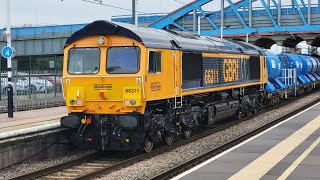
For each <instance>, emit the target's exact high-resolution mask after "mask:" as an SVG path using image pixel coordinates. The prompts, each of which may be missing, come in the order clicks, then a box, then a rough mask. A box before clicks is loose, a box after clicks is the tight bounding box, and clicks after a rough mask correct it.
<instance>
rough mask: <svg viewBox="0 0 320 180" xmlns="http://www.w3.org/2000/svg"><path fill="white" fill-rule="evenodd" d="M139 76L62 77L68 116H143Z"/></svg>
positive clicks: (143, 104)
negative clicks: (85, 114) (64, 85)
mask: <svg viewBox="0 0 320 180" xmlns="http://www.w3.org/2000/svg"><path fill="white" fill-rule="evenodd" d="M141 79H142V77H139V76H135V77H126V76H124V77H120V76H118V77H65V78H64V81H65V82H66V89H65V94H66V104H67V107H68V110H69V113H75V112H81V113H88V114H122V113H129V112H140V113H142V114H143V113H144V106H145V102H142V99H143V91H142V89H143V88H142V84H141V81H142V80H141Z"/></svg>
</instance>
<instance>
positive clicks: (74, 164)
mask: <svg viewBox="0 0 320 180" xmlns="http://www.w3.org/2000/svg"><path fill="white" fill-rule="evenodd" d="M316 92H319V91H316ZM304 96H306V95H304ZM304 96H302V97H304ZM294 100H296V99H295V98H292V99H291V100H288V101H285V102H283V103H281V104H278V105H276V106H274V107H273V108H272V109H275V108H279V107H281V106H284V105H288V104H290V103H291V102H293V101H294ZM318 102H320V99H319V100H315V101H313V102H312V103H310V104H309V105H308V106H309V107H310V106H312V105H314V104H316V103H318ZM305 108H307V107H306V106H305V107H303V108H299V109H298V110H295V111H293V112H291V113H289V114H286V115H284V116H282V117H281V118H279V119H277V120H275V121H273V122H271V123H269V124H266V125H264V126H263V127H260V128H257V129H255V130H254V131H251V132H249V133H247V134H245V135H243V136H241V137H238V138H236V139H234V140H232V141H229V142H226V143H225V144H224V145H222V146H220V147H218V148H216V149H213V150H212V151H210V152H207V153H205V154H203V155H201V156H200V157H198V158H195V159H191V160H190V161H188V162H186V163H184V164H181V165H178V166H176V167H173V168H172V169H170V170H168V171H166V172H163V173H161V174H158V175H156V176H154V177H153V179H169V178H171V177H173V176H175V175H177V174H179V173H181V172H183V171H185V170H187V169H190V168H191V167H193V166H194V165H196V164H199V163H201V162H203V161H205V160H206V159H209V158H211V157H213V156H215V155H217V154H219V153H220V152H222V151H225V150H226V149H228V148H231V147H232V146H235V145H236V144H239V143H240V142H242V141H244V140H246V139H248V138H250V137H252V136H254V135H255V134H258V133H260V132H262V131H264V130H265V129H268V128H269V127H271V126H273V125H275V124H277V123H278V122H281V121H282V120H284V119H286V118H288V117H290V116H292V115H294V114H296V113H298V112H300V111H302V110H303V109H305ZM272 109H265V110H262V111H260V112H258V113H257V114H256V115H260V114H263V113H265V112H267V111H270V110H272ZM254 116H255V115H251V116H248V117H246V118H243V119H241V120H235V121H228V122H225V123H224V124H219V125H218V126H216V127H214V128H210V129H209V128H208V129H205V130H203V131H201V132H199V133H198V134H196V135H194V136H191V137H190V138H188V139H179V141H175V142H174V143H173V144H172V145H171V146H164V147H160V148H158V149H155V150H153V151H152V152H150V153H145V154H141V153H140V154H138V155H135V156H133V157H130V158H128V157H126V158H123V157H122V158H114V157H113V158H108V157H104V156H101V154H100V153H97V152H96V153H92V154H89V155H87V156H86V157H83V158H81V159H77V160H73V161H70V162H66V163H63V164H59V165H57V166H53V167H49V168H45V169H42V170H39V171H36V172H32V173H29V174H25V175H23V176H19V177H16V178H13V179H90V178H94V177H98V176H101V175H104V174H108V173H110V172H112V171H114V170H118V169H121V168H124V167H128V166H130V165H132V164H135V163H137V162H139V161H142V160H146V159H149V158H152V157H154V156H157V155H159V154H162V153H164V152H168V151H170V150H172V149H174V148H176V147H179V146H182V145H185V144H188V143H190V142H193V141H196V140H198V139H201V138H204V137H206V136H208V135H210V134H212V133H217V132H219V131H221V130H224V129H226V128H228V127H230V126H235V125H237V124H239V123H241V122H243V121H246V120H249V119H251V118H252V117H254Z"/></svg>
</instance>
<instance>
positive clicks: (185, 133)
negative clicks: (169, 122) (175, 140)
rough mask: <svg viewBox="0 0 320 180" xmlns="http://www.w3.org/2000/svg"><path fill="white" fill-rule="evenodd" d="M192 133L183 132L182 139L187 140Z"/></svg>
mask: <svg viewBox="0 0 320 180" xmlns="http://www.w3.org/2000/svg"><path fill="white" fill-rule="evenodd" d="M191 133H192V131H183V137H184V138H186V139H188V138H189V137H190V136H191Z"/></svg>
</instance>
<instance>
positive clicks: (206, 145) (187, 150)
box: [98, 93, 320, 180]
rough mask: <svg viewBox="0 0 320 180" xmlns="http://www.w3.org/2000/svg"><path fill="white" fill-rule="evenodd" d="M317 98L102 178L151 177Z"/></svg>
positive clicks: (317, 94)
mask: <svg viewBox="0 0 320 180" xmlns="http://www.w3.org/2000/svg"><path fill="white" fill-rule="evenodd" d="M315 99H320V93H314V94H311V95H309V96H306V97H304V98H302V99H299V100H296V101H295V102H293V103H291V104H289V105H286V106H283V107H280V108H278V109H274V110H272V111H269V112H267V113H264V114H261V115H259V116H257V117H255V118H252V119H251V120H248V121H245V122H242V123H240V124H239V125H236V126H233V127H230V128H227V129H225V130H223V131H220V132H218V133H214V134H212V135H209V136H207V137H205V138H202V139H199V140H197V141H195V142H192V143H189V144H187V145H184V146H181V147H178V148H175V149H173V150H171V151H169V152H167V153H164V154H161V155H158V156H155V157H153V158H151V159H148V160H144V161H141V162H139V163H136V164H134V165H132V166H129V167H127V168H123V169H121V170H118V171H114V172H112V173H110V174H107V175H104V176H102V177H99V178H98V179H113V180H116V179H121V180H126V179H128V180H132V179H150V178H152V177H154V176H155V175H157V174H159V173H160V172H164V171H166V170H169V169H170V167H173V166H176V165H179V164H182V163H183V162H185V161H187V160H189V159H193V158H195V157H198V156H200V155H202V154H204V153H206V152H208V151H210V150H212V149H214V148H216V147H218V146H220V145H222V144H224V143H225V142H227V141H230V140H232V139H234V138H236V137H238V136H241V135H243V134H246V133H247V132H250V131H252V130H254V129H256V128H258V127H261V126H263V125H265V124H267V123H269V122H271V121H273V120H275V119H277V118H279V117H281V116H283V115H285V114H288V113H290V112H293V111H294V110H296V109H299V108H301V107H303V106H306V105H307V104H309V103H311V102H312V101H314V100H315Z"/></svg>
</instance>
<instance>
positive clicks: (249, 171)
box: [229, 116, 320, 180]
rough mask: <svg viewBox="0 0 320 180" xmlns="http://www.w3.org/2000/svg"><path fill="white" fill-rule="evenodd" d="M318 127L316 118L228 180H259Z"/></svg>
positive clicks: (319, 123)
mask: <svg viewBox="0 0 320 180" xmlns="http://www.w3.org/2000/svg"><path fill="white" fill-rule="evenodd" d="M319 127H320V116H318V117H316V118H315V119H313V120H312V121H310V122H309V123H308V124H306V125H305V126H304V127H302V128H301V129H299V130H298V131H296V132H294V133H293V134H292V135H290V136H289V137H287V138H286V139H285V140H283V141H282V142H280V143H279V144H277V145H276V146H274V147H273V148H271V149H270V150H269V151H267V152H266V153H264V154H263V155H261V156H260V157H259V158H257V159H256V160H254V161H253V162H251V163H250V164H248V165H247V166H246V167H244V168H243V169H241V170H240V171H239V172H237V173H236V174H234V175H233V176H231V177H230V178H229V179H230V180H239V179H260V178H261V177H262V176H263V175H265V174H266V173H267V172H268V171H269V170H270V169H271V168H272V167H274V166H275V165H276V164H278V163H279V162H280V161H281V160H282V159H283V158H284V157H285V156H286V155H288V154H289V153H290V152H291V151H292V150H294V149H295V148H296V147H297V146H299V144H301V143H302V142H303V141H305V140H306V139H307V138H308V137H309V136H310V135H311V134H312V133H313V132H315V131H316V130H317V129H319Z"/></svg>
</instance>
